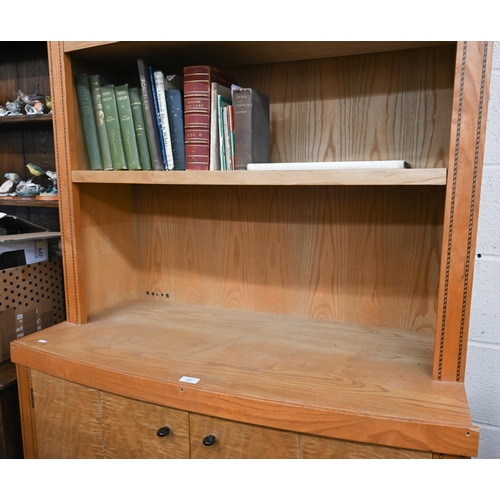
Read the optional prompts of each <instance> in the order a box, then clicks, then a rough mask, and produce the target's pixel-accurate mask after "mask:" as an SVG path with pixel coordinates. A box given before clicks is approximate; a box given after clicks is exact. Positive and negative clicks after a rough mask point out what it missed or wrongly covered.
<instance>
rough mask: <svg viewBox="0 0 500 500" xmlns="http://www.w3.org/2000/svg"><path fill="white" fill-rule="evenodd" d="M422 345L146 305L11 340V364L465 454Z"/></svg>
mask: <svg viewBox="0 0 500 500" xmlns="http://www.w3.org/2000/svg"><path fill="white" fill-rule="evenodd" d="M42 339H43V340H45V341H46V342H45V343H40V342H39V340H42ZM433 348H434V337H433V335H432V334H429V333H423V332H413V331H401V330H397V329H390V328H379V327H370V326H360V325H351V324H338V323H331V322H328V321H323V320H309V319H303V318H296V317H286V316H277V315H272V314H266V313H254V312H248V311H237V310H230V309H213V308H209V307H205V306H191V305H173V304H172V303H170V302H169V300H168V299H160V298H158V299H156V298H150V299H145V300H137V301H133V302H131V303H127V304H126V305H124V306H123V307H117V308H114V309H111V310H109V311H107V312H104V313H100V314H98V315H95V316H94V317H92V318H91V319H90V321H89V322H88V323H87V324H84V325H74V324H69V323H61V324H58V325H55V326H54V327H52V328H50V329H48V330H44V331H42V332H38V333H35V334H32V335H29V336H27V337H24V338H22V339H19V340H17V341H15V342H14V343H13V344H12V349H11V357H12V360H13V361H14V362H15V363H17V364H20V365H23V366H27V367H30V368H32V369H35V370H39V371H42V372H44V373H48V374H50V375H53V376H56V377H61V378H64V379H66V380H69V381H72V382H75V383H79V384H83V385H89V386H91V387H95V388H97V389H101V390H104V391H108V392H112V393H116V394H120V395H123V396H126V397H132V398H137V399H142V400H144V401H148V402H151V403H156V404H161V405H165V406H170V407H174V408H180V409H183V410H186V411H191V412H195V413H201V414H205V415H211V416H214V417H223V418H231V419H234V420H236V421H243V422H247V423H254V424H257V425H264V426H269V427H276V428H280V429H285V430H291V431H296V432H304V433H311V434H316V435H322V436H329V437H334V438H339V439H349V440H354V441H363V442H368V443H370V442H371V443H374V444H381V445H387V446H396V447H402V448H411V449H421V450H425V451H436V452H441V453H450V454H459V455H460V454H467V453H468V452H469V453H470V455H471V456H474V455H475V454H476V453H477V446H478V438H479V436H478V431H477V429H476V428H475V427H473V426H472V424H471V421H470V415H469V409H468V404H467V398H466V395H465V389H464V386H463V384H459V383H448V382H438V381H434V380H432V378H431V375H432V357H433ZM182 376H188V377H195V378H199V379H200V381H199V382H198V383H197V384H187V383H182V382H180V381H179V379H180V378H181V377H182Z"/></svg>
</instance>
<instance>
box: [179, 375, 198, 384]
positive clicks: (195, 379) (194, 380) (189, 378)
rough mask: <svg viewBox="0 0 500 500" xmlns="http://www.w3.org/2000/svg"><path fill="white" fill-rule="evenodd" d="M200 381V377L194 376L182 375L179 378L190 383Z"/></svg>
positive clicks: (180, 380)
mask: <svg viewBox="0 0 500 500" xmlns="http://www.w3.org/2000/svg"><path fill="white" fill-rule="evenodd" d="M199 381H200V379H199V378H194V377H186V376H184V377H181V378H180V379H179V382H187V383H188V384H197V383H198V382H199Z"/></svg>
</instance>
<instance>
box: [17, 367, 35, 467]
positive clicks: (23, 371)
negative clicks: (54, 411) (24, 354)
mask: <svg viewBox="0 0 500 500" xmlns="http://www.w3.org/2000/svg"><path fill="white" fill-rule="evenodd" d="M16 371H17V389H18V391H19V407H20V411H21V430H22V433H23V449H24V458H38V446H37V436H36V427H35V416H34V414H33V393H32V388H31V370H30V369H29V368H27V367H26V366H22V365H16Z"/></svg>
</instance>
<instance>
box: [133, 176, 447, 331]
mask: <svg viewBox="0 0 500 500" xmlns="http://www.w3.org/2000/svg"><path fill="white" fill-rule="evenodd" d="M133 199H134V204H135V207H136V220H135V246H134V248H135V250H134V252H135V255H136V256H137V257H138V258H137V260H136V266H137V269H138V273H139V274H138V280H139V282H138V287H139V289H138V294H139V296H143V297H146V296H147V295H154V296H155V297H156V296H158V297H162V296H163V297H164V298H165V300H170V301H175V302H179V303H190V304H200V305H209V306H216V307H226V308H235V309H246V310H254V311H263V312H271V313H278V314H287V315H292V316H301V317H308V318H321V319H329V320H337V321H347V322H356V323H363V324H372V325H381V326H390V327H396V328H403V329H409V330H425V331H433V327H434V323H435V314H436V313H435V310H436V294H437V287H438V275H439V256H440V250H441V238H442V234H441V233H442V219H443V204H444V188H442V187H436V186H433V187H415V186H412V187H410V186H407V187H404V188H401V187H366V186H364V187H360V186H358V187H348V186H327V187H307V186H302V187H271V186H264V187H258V186H254V187H241V186H239V187H238V186H226V187H224V186H201V187H200V186H191V187H190V186H170V187H169V186H136V187H135V190H134V196H133Z"/></svg>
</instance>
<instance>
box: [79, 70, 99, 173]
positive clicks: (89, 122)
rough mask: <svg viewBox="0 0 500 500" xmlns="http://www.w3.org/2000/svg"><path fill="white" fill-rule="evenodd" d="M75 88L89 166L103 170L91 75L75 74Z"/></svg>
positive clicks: (92, 168)
mask: <svg viewBox="0 0 500 500" xmlns="http://www.w3.org/2000/svg"><path fill="white" fill-rule="evenodd" d="M75 88H76V95H77V98H78V107H79V109H80V116H81V119H82V126H83V135H84V137H85V145H86V146H87V154H88V158H89V168H90V169H91V170H103V168H104V165H103V161H102V153H101V147H100V145H99V138H98V134H97V125H96V121H95V117H94V105H93V102H92V93H91V90H90V82H89V76H88V75H87V74H84V73H80V74H77V75H75Z"/></svg>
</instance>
